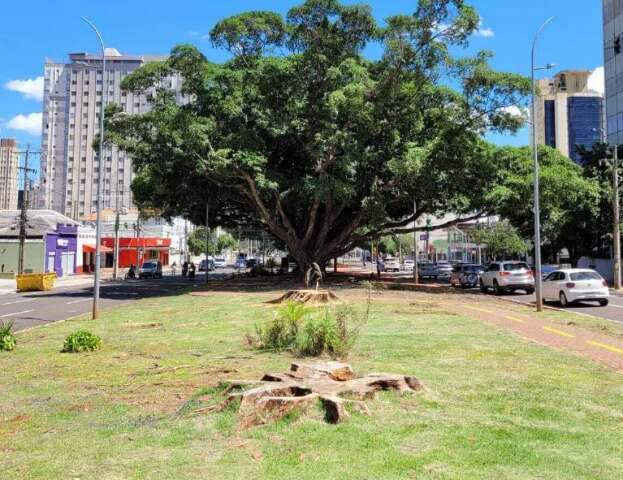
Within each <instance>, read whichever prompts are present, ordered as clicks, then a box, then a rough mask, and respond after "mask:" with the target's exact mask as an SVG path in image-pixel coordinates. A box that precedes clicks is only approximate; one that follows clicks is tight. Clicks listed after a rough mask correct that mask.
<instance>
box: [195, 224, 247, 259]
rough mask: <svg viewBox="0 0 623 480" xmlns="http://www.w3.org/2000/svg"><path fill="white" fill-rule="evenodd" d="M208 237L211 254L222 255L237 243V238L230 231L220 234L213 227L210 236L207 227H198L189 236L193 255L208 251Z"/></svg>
mask: <svg viewBox="0 0 623 480" xmlns="http://www.w3.org/2000/svg"><path fill="white" fill-rule="evenodd" d="M206 237H207V238H208V245H207V246H208V249H209V252H210V255H220V254H221V253H222V252H223V251H224V250H228V249H232V248H234V247H235V246H236V244H237V242H236V239H235V238H234V237H233V236H232V235H231V234H230V233H228V232H224V233H221V234H220V235H219V234H217V232H216V230H213V229H211V230H210V235H209V237H208V236H207V235H206V227H197V228H195V229H194V230H193V231H192V232H191V233H190V235H189V236H188V248H189V250H190V252H191V253H192V254H193V255H203V254H205V253H206Z"/></svg>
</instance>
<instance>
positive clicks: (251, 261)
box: [246, 258, 258, 268]
mask: <svg viewBox="0 0 623 480" xmlns="http://www.w3.org/2000/svg"><path fill="white" fill-rule="evenodd" d="M257 264H258V261H257V258H247V261H246V268H253V267H256V266H257Z"/></svg>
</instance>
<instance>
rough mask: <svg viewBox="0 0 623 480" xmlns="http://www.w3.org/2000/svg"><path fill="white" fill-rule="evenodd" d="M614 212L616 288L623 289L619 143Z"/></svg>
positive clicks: (614, 166) (614, 170)
mask: <svg viewBox="0 0 623 480" xmlns="http://www.w3.org/2000/svg"><path fill="white" fill-rule="evenodd" d="M612 211H613V212H612V213H613V216H614V222H613V229H612V234H613V248H614V251H613V252H612V254H613V256H614V289H615V290H620V289H621V226H620V216H619V145H618V144H615V145H613V146H612Z"/></svg>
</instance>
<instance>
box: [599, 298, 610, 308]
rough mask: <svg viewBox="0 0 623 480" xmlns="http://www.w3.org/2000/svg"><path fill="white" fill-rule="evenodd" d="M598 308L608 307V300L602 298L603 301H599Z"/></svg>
mask: <svg viewBox="0 0 623 480" xmlns="http://www.w3.org/2000/svg"><path fill="white" fill-rule="evenodd" d="M599 306H600V307H607V306H608V299H607V298H604V299H603V300H599Z"/></svg>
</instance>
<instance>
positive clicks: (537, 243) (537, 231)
mask: <svg viewBox="0 0 623 480" xmlns="http://www.w3.org/2000/svg"><path fill="white" fill-rule="evenodd" d="M552 20H554V17H550V18H548V19H547V20H546V21H545V22H544V23H543V25H541V26H540V27H539V29H538V30H537V32H536V34H535V35H534V40H533V41H532V63H531V65H532V67H531V72H530V73H531V75H532V150H533V155H534V269H535V271H534V289H535V292H536V310H537V312H540V311H542V310H543V292H542V289H541V219H540V217H541V208H540V201H539V190H540V189H539V149H538V145H537V143H536V124H537V118H536V83H535V79H534V72H536V71H537V70H546V69H549V68H552V66H553V65H551V64H548V65H546V66H545V67H535V65H534V57H535V53H536V44H537V41H538V39H539V35H540V34H541V32H542V31H543V29H545V27H546V26H547V25H548V24H549V23H550V22H551V21H552Z"/></svg>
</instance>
